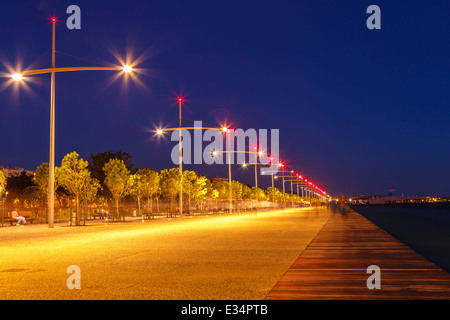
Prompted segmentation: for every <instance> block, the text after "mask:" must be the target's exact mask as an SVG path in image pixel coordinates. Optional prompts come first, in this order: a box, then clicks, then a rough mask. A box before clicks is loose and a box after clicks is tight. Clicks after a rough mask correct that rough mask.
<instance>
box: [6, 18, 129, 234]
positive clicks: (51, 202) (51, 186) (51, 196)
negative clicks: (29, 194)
mask: <svg viewBox="0 0 450 320" xmlns="http://www.w3.org/2000/svg"><path fill="white" fill-rule="evenodd" d="M51 22H52V67H51V68H46V69H36V70H25V71H23V72H21V73H15V74H12V75H11V77H12V79H13V80H15V81H21V80H23V79H24V77H25V76H31V75H37V74H47V73H50V74H51V91H50V93H51V98H50V148H49V149H50V152H49V183H48V227H49V228H53V227H54V217H55V212H54V210H55V208H54V206H55V74H56V72H68V71H124V72H125V73H130V72H131V71H133V68H132V67H131V66H130V65H125V66H120V67H119V66H116V67H62V68H56V67H55V52H56V50H55V26H56V18H51Z"/></svg>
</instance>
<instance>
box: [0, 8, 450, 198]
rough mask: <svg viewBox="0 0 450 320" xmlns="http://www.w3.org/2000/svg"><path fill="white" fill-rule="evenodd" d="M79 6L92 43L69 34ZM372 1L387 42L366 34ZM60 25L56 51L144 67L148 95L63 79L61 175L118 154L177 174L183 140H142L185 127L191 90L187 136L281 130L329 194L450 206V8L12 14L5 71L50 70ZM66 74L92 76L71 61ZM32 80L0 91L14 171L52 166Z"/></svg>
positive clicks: (292, 154) (0, 48)
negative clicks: (199, 127)
mask: <svg viewBox="0 0 450 320" xmlns="http://www.w3.org/2000/svg"><path fill="white" fill-rule="evenodd" d="M71 4H76V5H78V6H80V8H81V18H82V19H81V27H82V29H81V30H68V29H67V28H66V25H65V21H66V19H67V17H68V16H69V15H68V14H66V13H65V12H66V8H67V7H68V6H69V5H71ZM371 4H376V5H378V6H379V7H380V8H381V27H382V29H381V30H368V29H367V27H366V19H367V17H368V16H369V15H368V14H366V9H367V7H368V6H369V5H371ZM53 14H55V15H56V16H57V17H58V18H59V20H60V22H59V23H58V26H57V34H56V46H57V50H60V51H63V52H66V53H69V54H72V55H75V56H79V57H83V58H86V59H89V60H93V61H97V62H101V63H105V62H116V60H115V58H114V56H113V54H112V53H113V52H115V51H117V52H119V53H120V54H121V55H122V56H125V55H126V52H127V50H128V51H129V52H132V53H133V54H134V57H135V58H136V57H138V56H140V55H141V54H144V57H145V59H143V61H142V62H141V63H140V64H139V66H138V67H139V68H142V69H146V74H145V75H140V76H139V79H140V81H142V83H143V84H144V85H145V87H142V88H141V87H140V86H138V85H136V84H135V83H130V84H129V85H128V87H127V88H128V89H127V91H126V92H125V91H123V90H121V81H120V79H119V81H116V82H115V83H113V84H111V85H108V83H109V80H110V79H111V78H112V76H114V72H80V73H66V74H57V78H56V90H57V91H56V108H57V114H56V121H57V122H56V130H57V140H56V150H57V158H56V161H57V164H59V163H60V161H61V159H62V157H63V156H64V155H65V154H66V153H68V152H71V151H77V152H78V153H79V154H80V155H81V156H82V157H84V158H87V157H88V155H89V154H90V153H97V152H103V151H106V150H113V151H116V150H119V149H122V150H123V151H126V152H129V153H131V154H132V155H133V157H134V163H135V165H136V167H145V166H149V167H152V168H154V169H158V170H159V169H162V168H167V167H172V166H175V165H173V164H171V160H170V151H171V149H172V148H173V147H174V145H175V143H174V142H171V141H170V140H169V139H166V141H163V140H160V141H158V140H152V134H150V133H148V132H146V129H147V130H148V129H153V128H154V127H155V126H157V125H159V124H164V125H165V126H169V127H170V126H176V125H177V117H178V113H177V112H178V111H177V107H176V105H175V104H174V100H173V98H174V97H175V95H176V94H177V93H179V92H183V94H185V95H187V100H188V101H187V102H186V104H185V106H184V109H183V115H184V125H186V126H191V125H192V124H193V121H194V120H202V121H203V123H204V125H214V126H215V125H216V123H217V122H216V121H223V119H231V120H232V121H233V125H234V126H236V127H239V128H243V129H247V128H255V129H280V144H281V147H280V148H281V156H282V158H284V159H285V160H286V161H287V162H288V164H289V165H290V166H291V167H292V168H293V169H295V170H301V171H302V172H303V173H304V174H306V175H307V176H309V177H311V179H313V180H314V181H315V182H316V183H317V184H319V185H321V186H323V188H325V189H326V190H327V191H328V192H329V193H330V194H332V195H339V194H347V193H349V194H351V193H352V192H353V194H354V195H355V194H368V193H384V194H385V193H387V192H388V190H391V189H395V190H396V191H395V193H396V194H401V193H402V192H403V193H404V194H409V195H414V194H422V195H423V194H431V195H450V192H449V190H450V166H449V164H450V148H449V141H450V128H449V123H450V112H449V110H450V90H449V87H450V81H449V79H450V77H449V74H450V59H449V57H450V42H449V30H450V19H449V15H450V2H448V1H425V0H423V1H381V0H370V1H365V0H361V1H350V0H345V1H337V0H336V1H313V0H307V1H302V0H299V1H226V2H225V1H136V0H129V1H62V0H58V1H56V0H55V1H25V0H22V1H15V2H14V1H8V2H5V3H2V8H1V10H0V59H1V62H2V63H3V65H2V66H1V68H2V70H1V71H3V72H7V71H8V69H7V65H8V64H12V65H16V64H17V63H22V65H23V66H24V68H29V67H32V68H46V67H50V64H51V25H50V23H49V17H50V16H51V15H53ZM56 65H57V66H59V67H61V66H83V65H89V66H91V65H92V66H95V64H91V63H89V62H86V61H82V60H78V59H74V58H71V57H68V56H65V55H62V54H57V56H56ZM33 80H34V81H33V83H30V82H28V84H29V88H30V89H31V91H30V90H28V91H27V90H24V89H23V88H22V89H21V90H20V91H19V92H15V91H14V90H13V88H12V87H8V88H4V90H3V91H1V92H0V109H1V117H0V137H1V140H2V142H1V153H0V163H1V164H3V165H10V166H16V167H23V168H26V169H32V170H34V169H35V168H36V166H37V165H39V164H40V163H42V162H46V161H48V140H49V104H50V103H49V101H50V100H49V98H50V76H49V75H42V76H34V77H33ZM6 81H7V79H5V80H2V82H6ZM185 168H186V169H195V170H197V171H199V172H200V173H206V174H207V175H208V176H223V177H227V172H228V171H227V167H226V166H225V165H223V166H218V165H216V166H207V165H203V166H200V167H198V166H196V167H194V166H185ZM233 179H237V180H241V181H243V182H247V183H253V181H254V177H253V171H252V170H250V171H247V172H246V171H244V170H243V169H241V168H240V167H239V166H234V167H233ZM259 181H260V186H261V184H263V185H264V186H268V185H269V184H270V178H268V177H261V178H260V179H259Z"/></svg>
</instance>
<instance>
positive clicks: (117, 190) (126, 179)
mask: <svg viewBox="0 0 450 320" xmlns="http://www.w3.org/2000/svg"><path fill="white" fill-rule="evenodd" d="M103 171H105V185H106V186H107V187H108V189H109V191H110V192H111V195H112V197H113V198H114V202H115V210H114V211H115V212H114V216H115V218H117V219H119V200H120V199H121V198H123V197H125V196H126V195H128V194H129V193H130V189H131V187H132V183H133V180H132V176H131V173H130V171H129V170H128V169H127V167H126V165H125V162H124V161H123V160H120V159H110V160H109V161H108V162H107V163H106V164H105V166H104V168H103Z"/></svg>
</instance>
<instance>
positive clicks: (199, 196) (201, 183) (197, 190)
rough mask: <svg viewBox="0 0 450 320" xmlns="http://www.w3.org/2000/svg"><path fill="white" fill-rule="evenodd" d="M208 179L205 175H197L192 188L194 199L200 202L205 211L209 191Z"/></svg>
mask: <svg viewBox="0 0 450 320" xmlns="http://www.w3.org/2000/svg"><path fill="white" fill-rule="evenodd" d="M207 183H208V179H207V178H206V177H205V176H203V175H202V176H197V179H196V180H195V182H194V183H193V188H192V200H193V201H194V202H195V203H196V204H197V203H198V202H200V205H201V208H202V211H203V202H204V200H206V195H207V192H208V188H207Z"/></svg>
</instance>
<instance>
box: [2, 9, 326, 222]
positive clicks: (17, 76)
mask: <svg viewBox="0 0 450 320" xmlns="http://www.w3.org/2000/svg"><path fill="white" fill-rule="evenodd" d="M51 22H52V51H51V52H52V64H51V68H44V69H36V70H25V71H21V72H17V73H14V74H12V75H11V78H12V79H13V80H14V81H24V80H26V78H25V77H28V76H33V75H40V74H48V73H50V74H51V98H50V143H49V184H48V185H49V186H48V227H49V228H53V227H54V205H55V91H56V90H55V74H56V73H57V72H71V71H121V72H124V73H125V74H127V73H130V72H132V71H133V67H132V66H131V65H128V64H125V65H123V66H114V67H59V68H57V67H56V65H55V52H56V50H55V27H56V22H57V20H56V18H51ZM177 100H178V108H179V126H178V127H177V128H169V129H160V130H157V134H162V133H163V132H164V131H173V130H180V134H179V174H180V177H182V176H183V164H182V163H183V161H182V159H183V147H182V143H183V139H182V129H199V128H192V127H182V114H181V109H182V103H183V97H182V96H179V97H177ZM201 129H218V130H221V131H222V132H223V133H224V134H226V135H227V138H228V139H230V138H231V133H230V130H229V129H228V128H226V127H222V128H201ZM228 143H230V141H229V140H228ZM221 152H224V153H227V155H228V181H229V187H230V199H229V201H230V205H229V211H230V213H232V195H231V161H230V157H231V153H232V152H238V151H221ZM248 153H252V152H248ZM254 153H255V154H256V156H258V155H259V156H261V153H262V152H261V151H258V150H257V149H256V148H255V151H254ZM247 165H254V166H255V186H256V187H258V172H257V167H258V163H257V161H256V162H255V163H252V164H250V163H248V164H247V163H244V164H243V166H244V167H246V166H247ZM280 165H281V164H280ZM282 167H284V165H282ZM273 178H274V176H273V174H272V187H273V186H274V182H273ZM275 178H276V177H275ZM284 178H285V176H284V175H283V192H284ZM180 181H181V180H180ZM292 182H293V181H291V192H292ZM305 182H308V181H307V180H305ZM309 184H310V185H311V182H309ZM314 187H315V186H314ZM319 190H320V189H319ZM302 193H303V188H302ZM322 193H324V192H322ZM324 194H325V193H324ZM179 212H180V215H181V214H182V213H183V184H182V183H180V190H179Z"/></svg>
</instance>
